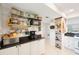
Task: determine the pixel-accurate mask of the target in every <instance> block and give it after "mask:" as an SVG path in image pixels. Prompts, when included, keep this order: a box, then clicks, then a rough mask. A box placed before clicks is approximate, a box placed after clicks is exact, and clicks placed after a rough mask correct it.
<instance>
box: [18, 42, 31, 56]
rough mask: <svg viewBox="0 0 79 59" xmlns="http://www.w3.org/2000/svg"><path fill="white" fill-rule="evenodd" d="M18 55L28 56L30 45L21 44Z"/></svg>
mask: <svg viewBox="0 0 79 59" xmlns="http://www.w3.org/2000/svg"><path fill="white" fill-rule="evenodd" d="M19 54H20V55H30V43H25V44H21V45H20V46H19Z"/></svg>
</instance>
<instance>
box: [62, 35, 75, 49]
mask: <svg viewBox="0 0 79 59" xmlns="http://www.w3.org/2000/svg"><path fill="white" fill-rule="evenodd" d="M63 46H64V47H66V48H68V49H71V50H73V49H74V37H69V36H65V37H64V39H63Z"/></svg>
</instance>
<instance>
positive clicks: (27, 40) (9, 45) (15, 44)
mask: <svg viewBox="0 0 79 59" xmlns="http://www.w3.org/2000/svg"><path fill="white" fill-rule="evenodd" d="M41 39H43V38H42V37H41V35H37V38H36V39H29V36H25V37H20V38H19V42H17V43H14V44H8V45H5V46H1V48H0V50H1V49H5V48H10V47H13V46H17V45H20V44H24V43H29V42H32V41H36V40H41Z"/></svg>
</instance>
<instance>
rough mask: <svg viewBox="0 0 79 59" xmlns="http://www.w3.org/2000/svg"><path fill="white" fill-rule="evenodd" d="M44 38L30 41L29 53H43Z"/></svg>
mask: <svg viewBox="0 0 79 59" xmlns="http://www.w3.org/2000/svg"><path fill="white" fill-rule="evenodd" d="M44 48H45V40H44V39H41V40H37V41H33V42H31V55H41V54H44V51H45V50H44Z"/></svg>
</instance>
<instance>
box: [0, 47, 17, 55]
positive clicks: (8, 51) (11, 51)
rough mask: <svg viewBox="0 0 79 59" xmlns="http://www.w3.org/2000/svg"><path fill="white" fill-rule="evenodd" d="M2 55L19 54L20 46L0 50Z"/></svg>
mask: <svg viewBox="0 0 79 59" xmlns="http://www.w3.org/2000/svg"><path fill="white" fill-rule="evenodd" d="M0 54H1V55H18V48H17V47H16V46H14V47H10V48H6V49H2V50H0Z"/></svg>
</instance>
